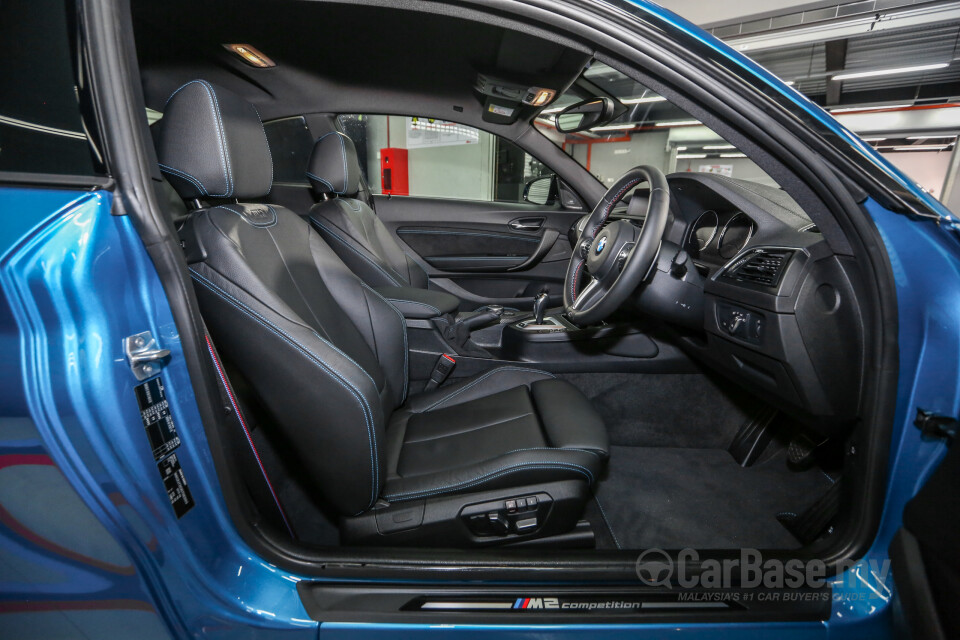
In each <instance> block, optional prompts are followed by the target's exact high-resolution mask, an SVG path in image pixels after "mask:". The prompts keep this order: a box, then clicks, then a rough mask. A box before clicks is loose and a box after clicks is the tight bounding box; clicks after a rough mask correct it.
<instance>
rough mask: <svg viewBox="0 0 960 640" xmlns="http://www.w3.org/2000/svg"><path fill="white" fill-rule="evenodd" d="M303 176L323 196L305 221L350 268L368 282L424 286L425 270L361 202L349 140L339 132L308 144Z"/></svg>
mask: <svg viewBox="0 0 960 640" xmlns="http://www.w3.org/2000/svg"><path fill="white" fill-rule="evenodd" d="M307 178H308V179H309V180H310V184H311V185H313V190H314V192H316V193H317V194H318V195H320V196H321V197H322V198H323V200H322V201H320V202H318V203H317V204H315V205H314V206H313V207H312V208H311V209H310V222H311V224H313V226H314V227H315V228H316V229H317V230H318V231H319V232H320V235H322V236H323V239H324V240H326V241H327V244H329V245H330V246H331V247H332V248H333V250H334V251H336V252H337V255H338V256H340V259H341V260H343V262H344V263H345V264H346V265H347V266H348V267H350V270H351V271H353V272H354V273H355V274H357V275H358V276H360V279H361V280H363V281H364V282H366V283H367V284H368V285H370V286H371V287H415V288H418V289H426V288H427V274H426V272H425V271H424V270H423V268H422V267H420V265H419V264H417V263H416V262H414V260H413V259H412V258H411V257H410V256H408V255H407V254H406V253H405V252H404V250H403V249H402V248H401V247H400V244H399V243H398V242H397V241H396V240H395V239H394V237H393V236H392V235H391V233H390V231H389V230H388V229H387V228H386V227H385V226H384V224H383V223H382V222H381V221H380V218H378V217H377V214H376V213H374V212H373V210H372V209H371V208H370V207H369V206H368V205H367V203H366V202H363V201H362V200H358V199H357V198H356V197H355V196H356V195H357V193H358V191H359V190H360V163H359V161H358V160H357V150H356V148H355V147H354V145H353V140H351V139H350V138H348V137H347V136H345V135H343V134H342V133H340V132H337V131H335V132H332V133H328V134H326V135H324V136H321V137H320V138H319V139H318V140H317V141H316V143H315V144H314V146H313V153H312V154H311V156H310V162H309V164H308V165H307Z"/></svg>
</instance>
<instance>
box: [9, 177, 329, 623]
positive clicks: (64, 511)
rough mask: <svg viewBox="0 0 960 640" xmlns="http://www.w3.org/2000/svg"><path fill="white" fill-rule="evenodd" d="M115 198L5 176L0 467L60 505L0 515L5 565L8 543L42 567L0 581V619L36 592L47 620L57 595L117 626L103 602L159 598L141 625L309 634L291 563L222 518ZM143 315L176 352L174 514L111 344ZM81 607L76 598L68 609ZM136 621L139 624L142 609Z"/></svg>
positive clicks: (143, 603) (160, 301) (204, 452)
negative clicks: (178, 479)
mask: <svg viewBox="0 0 960 640" xmlns="http://www.w3.org/2000/svg"><path fill="white" fill-rule="evenodd" d="M112 197H113V196H112V195H111V194H110V193H108V192H96V193H76V192H74V193H69V192H64V191H43V190H26V189H23V190H21V189H0V210H3V211H4V212H14V211H15V212H17V216H18V221H17V224H16V225H9V226H7V227H5V229H4V233H3V235H2V243H3V244H2V245H0V256H2V257H0V285H2V288H3V293H4V302H3V306H2V307H0V312H2V315H0V332H2V343H0V345H2V347H3V351H2V353H0V361H3V362H4V363H5V364H4V365H3V366H4V367H5V370H4V373H5V374H8V375H6V376H5V378H4V380H5V383H6V384H4V386H3V388H2V389H0V406H2V407H3V413H2V414H0V418H2V422H0V467H2V465H3V463H4V461H6V462H7V463H9V464H8V465H7V466H8V469H3V468H0V482H4V483H5V484H6V483H7V482H9V486H10V487H14V486H27V485H28V484H29V485H37V486H42V487H43V488H44V490H43V491H42V492H39V494H38V495H31V500H32V502H33V504H34V506H36V507H37V508H38V509H39V510H46V512H47V514H48V515H49V514H59V516H60V517H61V518H62V521H61V522H59V523H58V522H56V519H55V518H49V517H48V518H46V519H43V518H39V519H37V518H34V521H32V522H30V523H28V525H29V526H27V525H24V524H23V523H22V522H19V521H16V520H14V519H12V518H8V519H3V520H0V552H2V554H3V555H0V562H4V564H3V565H2V566H4V567H7V566H11V567H12V564H11V562H12V561H11V560H10V558H11V557H16V558H17V563H18V564H17V572H18V573H20V574H26V575H37V576H41V575H46V577H47V579H46V580H36V581H33V582H30V581H23V580H21V581H17V583H16V585H8V584H4V585H3V587H10V588H0V594H2V595H0V598H3V602H4V603H6V604H3V605H2V606H0V612H6V613H9V614H10V615H12V616H13V618H11V619H10V622H9V626H5V628H9V629H13V628H18V627H23V628H27V629H29V628H30V627H31V626H33V625H36V624H41V623H40V622H37V620H36V618H37V616H36V615H33V614H37V613H44V612H45V610H46V609H49V612H48V613H50V614H51V615H49V616H40V617H41V618H42V619H43V620H47V619H48V618H49V620H50V621H49V622H45V623H44V624H49V625H51V627H50V631H51V633H53V634H54V635H56V632H57V626H56V625H57V624H59V623H58V622H57V619H58V618H61V619H62V617H63V612H64V611H69V612H71V613H70V615H73V616H75V617H76V616H81V617H83V620H79V618H78V621H77V623H76V624H77V625H80V624H81V623H82V625H86V628H88V629H92V630H94V631H95V630H97V629H99V627H98V625H99V624H101V623H102V624H105V625H107V627H105V628H104V629H103V631H104V632H106V630H108V629H109V627H110V626H111V625H113V626H114V630H118V629H120V628H122V626H121V625H122V624H124V623H123V622H122V621H121V620H117V621H116V622H110V620H111V616H110V615H106V612H109V611H113V610H114V609H115V608H116V609H117V611H119V612H121V613H123V614H124V615H127V616H128V617H129V616H133V617H137V616H140V615H142V614H144V613H146V614H149V615H156V614H157V613H159V615H160V616H161V618H162V620H163V621H164V624H163V625H160V626H158V625H153V626H154V627H156V628H157V629H160V630H163V628H164V627H166V629H167V630H168V631H169V632H170V633H172V634H173V635H174V636H181V635H187V634H200V635H206V636H207V637H233V636H234V635H235V634H236V633H237V632H239V631H241V630H242V632H243V633H247V632H249V631H251V630H257V631H259V632H260V634H258V636H259V635H262V636H263V637H270V636H272V635H275V634H277V633H279V635H281V636H282V637H285V638H288V637H303V638H312V637H315V635H316V627H317V625H316V623H315V622H313V621H311V620H309V619H308V617H307V615H306V613H305V612H304V611H303V608H302V605H301V604H300V600H299V598H298V597H297V594H296V582H297V578H296V577H295V576H291V575H289V574H287V573H286V572H283V571H280V570H279V569H277V568H276V567H274V566H271V565H270V564H268V563H266V562H263V561H260V560H259V559H258V558H256V556H255V555H254V554H253V553H252V551H251V550H250V549H249V548H248V547H247V545H245V544H244V543H243V542H242V540H241V539H240V538H239V536H238V534H237V533H236V531H235V529H234V527H233V525H232V523H231V521H230V519H229V516H228V514H227V511H226V508H225V505H224V503H223V499H222V496H221V493H220V487H219V483H218V481H217V478H216V476H215V473H214V465H213V459H212V456H211V453H210V450H209V448H208V445H207V442H206V436H205V433H204V431H203V427H202V424H201V422H200V417H199V413H198V410H197V407H196V400H195V398H194V396H193V391H192V387H191V385H190V381H189V378H188V375H187V369H186V366H185V364H184V360H183V353H182V346H181V343H180V340H179V336H178V333H177V329H176V326H175V325H174V323H173V318H172V315H171V312H170V308H169V305H168V303H167V301H166V297H165V294H164V291H163V289H162V287H161V285H160V282H159V279H158V277H157V274H156V271H155V270H154V267H153V265H152V263H151V262H150V260H149V257H148V255H147V253H146V251H145V250H144V247H143V244H142V242H141V241H140V239H139V237H138V236H137V234H136V232H135V230H134V229H133V226H132V222H131V221H130V219H129V218H127V217H122V216H112V215H110V209H111V204H112ZM16 233H20V234H21V235H20V236H19V237H16V236H15V234H16ZM142 331H151V332H152V333H153V335H154V336H155V337H156V338H157V340H158V342H159V343H160V346H161V347H162V348H166V349H170V351H171V352H172V354H171V359H170V362H169V364H168V365H167V366H166V367H165V368H164V369H163V370H162V371H161V373H160V377H161V379H162V381H163V383H164V387H165V391H166V395H167V399H168V401H169V403H170V408H171V413H172V416H173V419H174V421H175V424H176V428H177V431H178V436H179V438H180V440H181V444H180V446H179V447H178V448H177V449H176V450H175V452H174V453H175V455H177V457H178V460H179V462H180V465H181V467H182V469H183V472H184V475H185V477H186V480H187V483H188V486H189V489H190V491H191V493H192V496H193V499H194V501H195V506H194V507H193V509H191V510H190V511H188V512H187V513H186V514H184V515H183V517H182V518H181V519H178V518H177V517H176V515H175V513H174V511H173V509H172V507H171V504H170V501H169V499H168V496H167V493H166V490H165V488H164V484H163V482H162V478H161V475H160V472H159V470H158V468H157V465H156V462H155V461H154V457H153V455H152V452H151V447H150V444H149V442H148V440H147V436H146V434H145V431H144V426H143V423H142V421H141V417H140V413H139V407H138V404H137V401H136V396H135V395H134V387H135V386H136V385H137V384H139V382H138V381H137V380H136V379H135V378H134V376H133V374H132V373H131V371H130V369H129V366H128V364H127V362H126V361H125V358H124V354H123V350H122V341H123V338H125V337H127V336H130V335H134V334H137V333H140V332H142ZM9 456H14V457H13V458H10V457H9ZM4 474H6V475H4ZM56 477H60V478H61V480H60V481H59V482H58V481H57V480H56ZM66 487H72V491H65V488H66ZM7 494H10V495H7ZM7 494H5V493H4V490H3V489H2V488H0V501H4V502H3V505H4V507H5V508H6V507H9V509H10V510H12V511H13V512H15V513H16V514H19V515H20V519H21V520H23V519H28V520H29V519H30V517H31V516H30V509H27V508H26V507H27V505H25V504H24V502H23V500H17V499H16V493H15V492H12V491H11V492H7ZM70 500H73V501H76V502H77V503H78V504H76V505H73V504H72V503H71V504H67V503H66V502H65V501H70ZM8 501H9V502H8ZM81 507H82V508H81ZM71 513H73V514H75V515H74V517H72V518H71V517H69V514H71ZM84 513H88V514H92V516H93V517H84V516H83V515H82V514H84ZM34 515H36V514H34ZM57 525H59V526H57ZM31 527H32V528H33V529H40V531H32V529H31ZM31 531H32V532H31ZM41 534H42V535H41ZM6 575H7V572H6V571H4V576H6ZM64 600H67V601H71V602H72V604H71V602H68V603H66V604H64V603H63V601H64ZM17 603H19V604H17ZM25 603H26V604H25ZM58 603H59V604H58ZM81 603H86V604H81ZM81 606H83V607H89V609H82V611H85V612H86V613H77V611H80V609H77V607H81ZM90 612H93V613H95V614H96V615H93V613H90ZM131 612H133V613H131ZM24 614H31V616H32V617H31V616H27V617H24ZM0 624H3V623H0ZM143 628H144V630H145V632H144V635H145V636H147V637H149V634H147V633H146V630H147V629H149V628H150V625H149V624H147V623H144V624H143ZM96 635H97V634H94V637H95V636H96ZM104 637H109V634H108V635H107V636H104ZM114 637H115V636H114ZM158 637H162V635H160V636H158Z"/></svg>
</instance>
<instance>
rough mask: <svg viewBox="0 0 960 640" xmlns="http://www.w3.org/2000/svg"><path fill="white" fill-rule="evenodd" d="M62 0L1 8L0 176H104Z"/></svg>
mask: <svg viewBox="0 0 960 640" xmlns="http://www.w3.org/2000/svg"><path fill="white" fill-rule="evenodd" d="M68 7H72V3H64V2H62V0H59V1H58V0H38V1H37V2H4V3H3V4H2V5H0V25H2V28H0V59H2V60H3V73H0V96H3V99H2V102H0V171H8V172H16V173H47V174H65V175H78V176H84V175H86V176H89V175H97V174H102V173H103V170H102V167H101V161H100V158H99V155H98V154H97V152H96V149H95V147H94V146H93V145H92V144H91V143H90V141H89V139H88V131H87V130H86V128H85V127H84V125H83V120H82V118H81V111H80V97H79V96H80V91H79V89H78V87H77V81H76V77H75V76H76V74H75V69H74V66H73V61H72V57H71V42H72V41H73V38H71V37H70V36H71V31H70V28H69V22H68V20H67V9H68Z"/></svg>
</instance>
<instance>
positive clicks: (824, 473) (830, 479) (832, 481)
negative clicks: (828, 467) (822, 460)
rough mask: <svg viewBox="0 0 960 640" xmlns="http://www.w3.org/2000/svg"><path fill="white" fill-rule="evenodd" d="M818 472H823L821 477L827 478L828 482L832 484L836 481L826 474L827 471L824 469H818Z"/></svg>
mask: <svg viewBox="0 0 960 640" xmlns="http://www.w3.org/2000/svg"><path fill="white" fill-rule="evenodd" d="M820 473H822V474H823V477H824V478H826V479H827V480H829V481H830V484H834V483H835V482H836V480H834V479H833V478H832V477H831V476H830V474H828V473H827V472H826V471H824V470H823V469H820Z"/></svg>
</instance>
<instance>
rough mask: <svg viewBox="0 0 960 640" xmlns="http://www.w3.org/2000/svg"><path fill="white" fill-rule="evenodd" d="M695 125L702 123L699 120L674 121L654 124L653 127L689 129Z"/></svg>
mask: <svg viewBox="0 0 960 640" xmlns="http://www.w3.org/2000/svg"><path fill="white" fill-rule="evenodd" d="M695 124H700V121H699V120H672V121H670V122H654V123H653V126H655V127H689V126H691V125H695Z"/></svg>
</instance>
